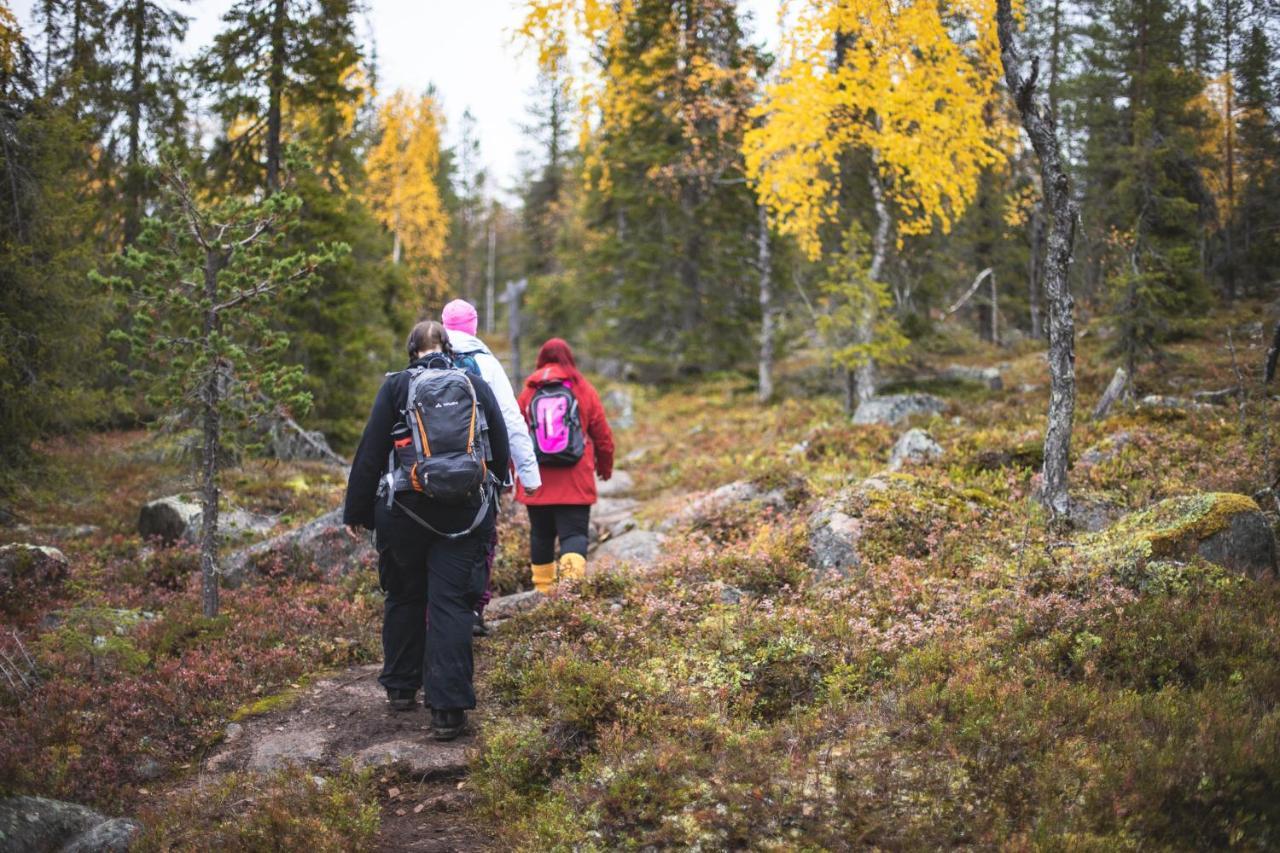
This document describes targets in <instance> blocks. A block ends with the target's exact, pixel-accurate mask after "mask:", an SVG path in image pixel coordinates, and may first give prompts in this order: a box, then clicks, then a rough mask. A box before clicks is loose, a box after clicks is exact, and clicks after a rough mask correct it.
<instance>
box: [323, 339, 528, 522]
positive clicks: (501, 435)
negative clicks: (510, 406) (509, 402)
mask: <svg viewBox="0 0 1280 853" xmlns="http://www.w3.org/2000/svg"><path fill="white" fill-rule="evenodd" d="M418 365H421V366H423V367H449V366H450V364H449V363H448V361H447V360H446V359H445V357H444V356H442V355H440V354H438V353H432V354H430V355H427V356H426V357H424V358H420V359H417V360H416V361H414V362H412V363H411V364H410V365H409V366H410V367H414V366H418ZM470 379H471V384H472V385H473V386H474V387H475V389H476V399H477V400H478V401H479V403H480V407H481V408H482V409H483V410H484V416H485V419H486V420H487V421H488V424H489V451H490V453H491V455H492V457H493V458H492V460H491V462H490V470H492V471H493V472H494V473H495V474H497V475H498V476H499V477H504V478H505V477H506V475H507V469H508V468H509V467H510V464H511V460H510V450H509V449H508V444H507V426H506V421H504V420H503V419H502V412H501V410H499V408H498V401H497V400H496V399H495V398H494V396H493V390H492V389H490V388H489V386H488V385H487V384H486V383H485V381H484V380H483V379H481V378H479V377H477V376H471V377H470ZM408 396H409V374H408V373H407V372H406V371H403V370H402V371H400V372H399V373H393V374H391V375H390V376H388V377H387V379H386V381H385V382H383V383H382V388H380V389H379V390H378V396H377V398H376V399H375V400H374V401H373V411H372V412H370V413H369V422H368V423H367V424H365V427H364V435H363V436H361V438H360V446H359V447H358V448H357V449H356V458H355V459H354V460H353V461H352V463H351V476H350V477H349V478H348V479H347V500H346V505H345V506H344V508H343V510H342V523H343V524H349V525H358V526H360V527H365V528H368V529H370V530H372V529H373V506H374V502H375V501H376V500H377V499H378V498H377V491H378V481H379V480H380V479H381V478H382V475H383V474H384V473H385V472H386V468H387V457H388V456H389V455H390V453H391V429H392V427H394V426H395V425H396V423H398V422H399V421H400V413H401V411H402V410H403V409H404V404H405V401H406V399H407V398H408ZM406 499H407V500H409V499H411V500H412V503H411V504H410V507H411V508H412V509H413V511H414V512H416V513H418V514H419V515H422V517H423V518H426V519H427V520H428V521H431V522H432V523H433V524H438V525H439V526H440V527H441V528H442V529H444V530H461V529H464V528H466V527H467V525H469V524H470V523H471V520H472V519H473V518H474V517H475V507H474V506H473V507H470V508H468V507H460V506H446V505H444V504H439V503H436V502H435V501H431V500H427V499H426V497H425V496H423V495H416V494H415V495H412V496H410V497H408V498H406ZM397 500H399V499H397Z"/></svg>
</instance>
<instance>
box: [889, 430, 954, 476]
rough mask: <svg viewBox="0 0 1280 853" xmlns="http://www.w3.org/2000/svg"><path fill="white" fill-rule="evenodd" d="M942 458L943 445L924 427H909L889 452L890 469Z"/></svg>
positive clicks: (896, 469)
mask: <svg viewBox="0 0 1280 853" xmlns="http://www.w3.org/2000/svg"><path fill="white" fill-rule="evenodd" d="M941 458H942V447H941V446H939V444H938V442H936V441H934V440H933V436H931V435H929V433H927V432H925V431H924V430H922V429H909V430H907V431H906V432H904V433H903V434H902V436H901V437H900V438H899V439H898V441H897V443H896V444H894V445H893V451H892V452H891V453H890V454H889V470H890V471H899V470H901V469H902V466H904V465H907V464H912V465H914V464H918V463H921V462H931V461H933V460H935V459H941Z"/></svg>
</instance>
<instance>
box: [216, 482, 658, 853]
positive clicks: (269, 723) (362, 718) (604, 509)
mask: <svg viewBox="0 0 1280 853" xmlns="http://www.w3.org/2000/svg"><path fill="white" fill-rule="evenodd" d="M619 473H621V474H622V475H621V476H620V477H618V478H617V482H615V483H613V484H611V485H610V486H608V487H606V488H603V489H602V490H601V491H602V497H601V504H600V507H599V509H600V510H601V512H600V513H599V515H600V518H599V522H601V523H599V529H600V534H601V536H602V537H603V538H604V539H605V540H606V541H607V540H608V539H609V538H610V536H611V535H612V534H614V533H617V532H621V531H622V530H629V529H630V526H631V525H632V524H633V522H632V517H633V516H634V514H635V513H636V512H638V511H639V510H641V509H642V508H643V506H644V505H645V504H644V503H642V502H640V501H636V500H632V499H630V498H629V497H627V496H626V495H627V494H628V493H629V492H630V489H631V480H630V477H629V476H627V475H626V474H625V473H622V472H619ZM541 598H542V597H541V595H540V594H538V593H531V592H523V593H516V594H515V595H509V596H503V597H500V598H497V599H494V601H493V602H492V603H491V604H490V610H489V611H488V612H489V614H491V618H490V624H491V626H492V627H493V628H494V629H495V630H504V628H503V627H502V623H503V622H505V621H506V619H507V618H510V617H511V616H513V615H515V613H517V612H520V611H522V610H525V609H528V608H530V607H534V606H536V605H537V604H538V603H539V602H540V601H541ZM485 644H486V641H485V640H483V639H480V640H477V641H476V644H475V660H476V670H477V672H480V671H482V670H483V668H484V666H485V664H486V657H487V656H486V654H485ZM380 669H381V665H380V664H363V665H359V666H352V667H349V668H347V669H345V670H341V671H339V672H335V673H329V674H326V675H324V676H323V677H321V678H319V679H317V680H315V681H313V682H311V683H310V684H306V685H302V686H299V687H297V688H295V689H294V690H293V691H292V692H291V693H287V694H284V695H282V697H281V701H280V702H279V703H278V704H276V707H274V708H271V709H270V710H266V711H265V712H264V713H261V714H257V715H254V716H250V717H247V718H244V719H242V720H240V721H239V722H233V723H231V724H230V725H229V726H228V727H227V731H226V736H225V737H224V739H223V740H222V741H221V742H220V743H218V744H217V745H216V746H215V747H214V748H212V749H211V750H210V752H209V754H208V755H207V756H206V757H205V759H204V761H203V762H202V763H201V766H200V774H199V776H198V777H197V778H196V779H195V780H193V782H194V783H195V784H196V785H205V784H210V783H216V782H217V780H218V779H220V778H222V777H224V776H225V775H226V774H229V773H233V772H236V773H255V774H266V773H270V772H272V771H274V770H277V769H280V768H282V767H284V766H286V765H290V764H294V765H301V766H304V767H309V768H315V770H316V771H318V772H319V771H329V772H333V771H337V770H339V769H340V768H341V767H342V765H343V764H344V763H345V762H347V761H351V762H353V763H354V764H355V766H356V767H357V768H360V769H363V768H370V767H372V768H376V773H377V778H376V781H377V786H378V791H379V804H380V806H381V808H382V823H381V828H380V831H379V838H378V848H379V849H380V850H386V851H392V850H407V851H433V853H436V852H438V851H483V850H492V849H495V840H494V839H493V837H492V836H491V835H490V834H489V833H488V831H487V829H486V828H485V826H484V823H483V821H480V820H477V819H476V818H475V817H474V816H473V813H472V808H473V806H472V800H471V793H470V791H469V790H468V788H467V784H466V777H467V774H468V772H469V769H470V767H471V765H472V763H473V761H474V760H475V759H476V757H477V754H478V746H477V733H478V731H479V730H480V729H481V728H482V727H483V725H484V719H485V712H486V706H487V703H486V697H485V696H484V695H483V685H482V684H480V685H478V689H479V690H480V691H481V692H480V695H478V696H477V710H475V711H472V712H470V713H469V714H468V719H467V723H468V725H467V730H466V732H465V733H464V734H463V735H462V736H461V737H459V738H458V739H457V740H455V741H451V742H447V743H440V742H437V741H435V740H434V739H432V737H431V717H430V713H429V711H428V710H427V709H426V708H424V707H422V706H418V707H417V708H415V709H414V710H413V711H399V712H397V711H392V710H390V709H389V708H388V706H387V702H386V693H385V691H384V690H383V688H382V685H380V684H379V683H378V673H379V671H380ZM273 704H275V703H273Z"/></svg>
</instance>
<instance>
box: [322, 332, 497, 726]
mask: <svg viewBox="0 0 1280 853" xmlns="http://www.w3.org/2000/svg"><path fill="white" fill-rule="evenodd" d="M448 347H449V338H448V333H447V332H446V331H445V330H444V327H443V326H441V325H440V324H439V323H434V322H423V323H419V324H418V325H417V326H415V327H414V329H413V332H412V333H410V335H409V340H408V344H407V348H408V351H409V358H410V364H409V368H414V367H425V368H438V369H448V368H451V367H452V363H451V362H450V360H449V358H448V355H447V352H448ZM410 374H411V371H410V370H402V371H400V372H398V373H393V374H390V375H389V376H388V377H387V379H386V381H385V382H383V383H382V388H381V390H379V391H378V396H377V399H375V400H374V403H373V411H372V412H371V413H370V414H369V422H368V424H367V425H366V426H365V429H364V435H363V437H362V438H361V439H360V447H359V449H357V450H356V456H355V460H354V461H353V462H352V463H351V475H350V478H349V479H348V481H347V499H346V506H345V508H344V510H343V523H344V524H346V525H348V526H350V527H351V528H352V529H353V530H355V529H356V528H364V529H372V530H376V531H377V548H378V578H379V581H380V583H381V585H382V589H383V591H384V592H385V593H386V605H385V612H384V615H383V623H382V651H383V656H384V662H383V666H382V675H381V676H380V677H379V679H378V680H379V681H380V682H381V683H382V686H383V687H385V688H386V690H387V699H388V701H389V702H390V703H391V707H392V708H393V709H395V710H411V709H412V708H414V707H415V705H416V697H417V692H418V687H419V686H422V687H423V697H424V701H425V702H426V703H427V704H428V705H429V706H430V707H431V723H432V728H433V729H434V732H435V736H436V738H437V739H440V740H451V739H452V738H454V737H457V735H458V734H459V733H461V731H462V728H463V726H464V725H465V720H466V714H465V713H464V712H465V710H467V709H470V708H474V707H475V705H476V697H475V689H474V688H473V686H472V675H473V663H472V657H471V628H472V622H473V621H474V619H475V616H474V607H475V604H476V601H477V599H478V598H479V596H480V593H481V592H482V591H483V586H484V582H485V544H486V543H487V542H488V541H489V538H490V536H491V534H492V531H493V525H494V523H495V517H494V516H495V509H494V507H495V506H496V504H497V501H496V500H494V499H493V497H494V496H493V489H495V488H498V487H499V484H497V482H496V477H503V478H505V476H506V474H507V471H508V467H509V458H508V444H507V430H506V426H505V423H504V421H503V418H502V412H501V411H500V410H499V408H498V404H497V401H496V400H495V399H494V396H493V391H492V390H490V388H489V386H488V385H486V384H485V382H484V380H483V379H480V378H478V377H468V379H469V381H470V382H471V385H472V387H473V388H474V389H475V400H476V406H475V407H472V406H471V405H470V403H469V401H468V404H467V409H468V411H470V410H471V409H472V408H475V409H478V410H481V411H482V412H483V415H484V421H486V422H487V427H488V434H487V439H488V448H489V454H488V456H489V462H488V466H489V467H488V470H489V471H490V472H493V474H494V475H496V477H490V482H489V483H486V484H485V486H484V488H483V489H482V490H481V491H482V492H483V495H482V494H480V493H479V492H478V493H477V494H476V495H475V496H474V498H472V499H468V500H464V501H461V502H458V503H450V504H446V503H442V502H441V501H439V500H434V499H432V498H430V497H428V496H427V495H425V494H421V493H419V492H415V491H400V490H398V489H394V488H393V489H392V492H393V496H394V500H392V501H388V495H387V478H386V475H387V473H388V469H389V467H390V466H389V457H391V455H392V445H393V439H392V431H393V429H397V428H398V430H399V431H400V432H405V427H404V426H403V423H404V414H403V413H404V410H405V408H406V406H407V396H408V391H409V384H410ZM464 387H465V386H464ZM429 417H430V416H428V418H429ZM389 504H390V505H389ZM482 507H487V508H484V509H482ZM415 516H416V518H415ZM468 530H469V532H466V531H468Z"/></svg>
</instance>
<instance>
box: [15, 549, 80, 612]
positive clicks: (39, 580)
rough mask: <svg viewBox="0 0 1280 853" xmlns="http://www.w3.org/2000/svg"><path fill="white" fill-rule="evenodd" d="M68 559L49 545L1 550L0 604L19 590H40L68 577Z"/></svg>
mask: <svg viewBox="0 0 1280 853" xmlns="http://www.w3.org/2000/svg"><path fill="white" fill-rule="evenodd" d="M67 565H68V564H67V558H66V556H64V555H63V553H62V552H61V551H59V550H58V549H57V548H52V547H50V546H48V545H27V544H24V543H14V544H12V545H5V546H4V547H3V548H0V602H4V601H5V600H6V599H7V598H8V597H9V596H10V595H11V594H13V593H14V592H15V591H16V590H17V589H18V588H19V587H32V588H43V587H49V586H53V585H55V584H59V583H62V581H63V580H65V579H66V577H67Z"/></svg>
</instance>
